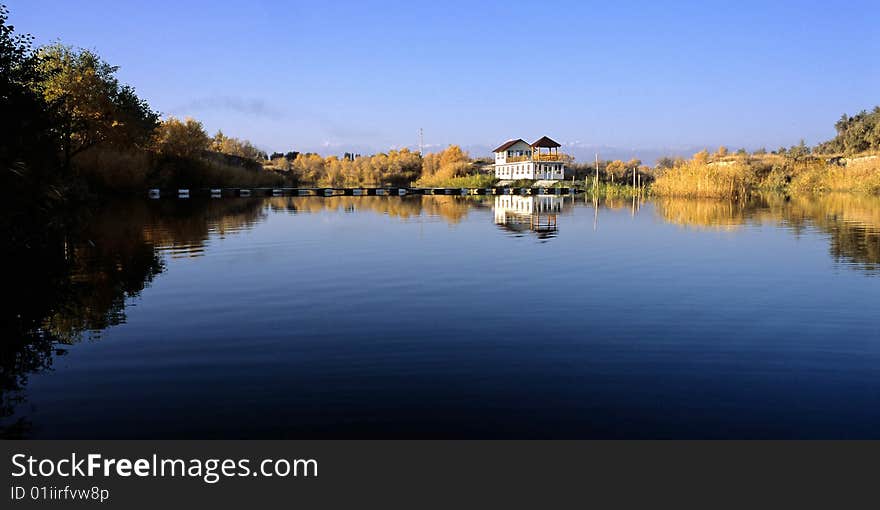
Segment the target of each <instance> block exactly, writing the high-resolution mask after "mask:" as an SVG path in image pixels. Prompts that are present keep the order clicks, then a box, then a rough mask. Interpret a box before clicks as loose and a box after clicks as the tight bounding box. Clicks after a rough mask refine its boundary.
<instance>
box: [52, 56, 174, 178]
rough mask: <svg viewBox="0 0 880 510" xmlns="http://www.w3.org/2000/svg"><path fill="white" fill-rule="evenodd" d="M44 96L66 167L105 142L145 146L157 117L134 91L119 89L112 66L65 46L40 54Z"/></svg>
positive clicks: (115, 69)
mask: <svg viewBox="0 0 880 510" xmlns="http://www.w3.org/2000/svg"><path fill="white" fill-rule="evenodd" d="M39 57H40V68H41V71H42V73H43V81H42V83H41V86H40V91H41V92H42V94H43V97H44V99H45V100H46V101H47V102H48V103H49V104H50V105H51V107H52V109H53V110H54V112H55V115H56V122H55V126H56V130H57V132H58V136H59V138H60V140H61V150H62V153H63V156H64V167H65V168H66V169H67V168H69V167H70V161H71V158H73V157H74V156H75V155H77V154H79V153H80V152H82V151H84V150H86V149H89V148H91V147H94V146H95V145H98V144H101V143H110V144H113V145H115V146H118V147H123V148H131V147H143V146H144V145H146V144H147V143H148V142H149V141H150V138H151V135H152V132H153V129H155V127H156V125H157V123H158V120H159V115H158V114H157V113H156V112H154V111H152V110H151V109H150V107H149V105H147V103H146V102H145V101H143V100H142V99H140V98H139V97H138V96H137V94H135V91H134V89H133V88H131V87H129V86H127V85H120V83H119V81H118V80H117V79H116V77H115V74H116V71H117V70H118V67H115V66H111V65H110V64H108V63H107V62H105V61H104V60H102V59H101V58H100V57H99V56H98V55H96V54H95V53H93V52H91V51H89V50H82V49H76V48H73V47H70V46H64V45H62V44H53V45H50V46H44V47H43V48H40V50H39Z"/></svg>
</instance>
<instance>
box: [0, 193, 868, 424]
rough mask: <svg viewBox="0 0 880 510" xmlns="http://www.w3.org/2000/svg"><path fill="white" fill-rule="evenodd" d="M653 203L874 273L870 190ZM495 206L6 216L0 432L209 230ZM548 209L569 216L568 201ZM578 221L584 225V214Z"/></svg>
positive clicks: (192, 208) (439, 200)
mask: <svg viewBox="0 0 880 510" xmlns="http://www.w3.org/2000/svg"><path fill="white" fill-rule="evenodd" d="M653 203H654V210H655V211H656V214H657V215H658V216H659V217H660V218H661V219H662V220H663V221H665V222H668V223H673V224H678V225H683V226H687V227H696V228H710V229H738V228H741V227H743V226H747V225H761V224H771V225H777V226H780V227H782V228H784V229H788V230H790V231H791V232H793V233H794V234H795V235H800V234H801V233H802V232H804V231H805V230H806V229H815V230H817V231H819V232H822V233H825V234H826V235H827V238H828V241H829V245H830V254H831V256H832V258H833V259H834V260H835V261H837V262H839V263H841V264H845V265H846V266H847V267H850V268H854V269H857V270H860V271H862V272H864V273H866V274H870V275H876V274H880V197H870V196H856V195H835V194H829V195H823V196H818V197H790V198H789V197H782V196H766V197H758V198H756V199H754V200H751V201H748V202H728V201H710V200H693V199H672V198H660V199H656V200H654V201H653ZM494 205H495V202H494V197H455V196H424V197H421V196H415V197H333V198H331V199H326V198H322V197H278V198H267V199H260V198H254V199H221V200H210V201H209V200H187V201H180V200H159V201H146V200H128V201H124V202H118V203H111V204H108V205H106V206H104V207H101V208H98V209H96V210H90V211H76V212H73V213H71V214H68V215H66V216H65V219H64V221H46V220H42V221H36V220H35V221H34V223H35V225H30V226H29V225H23V224H22V222H21V221H20V220H19V221H18V223H17V224H15V225H14V228H13V227H12V226H11V224H10V223H9V222H4V229H5V230H8V231H9V232H10V233H9V235H7V236H5V237H6V239H9V240H11V241H10V242H8V243H7V244H6V246H5V247H4V251H3V253H2V259H0V262H2V268H3V272H4V274H5V277H4V287H3V288H4V290H5V294H6V302H7V303H8V304H7V308H6V313H5V316H4V321H3V326H2V328H3V330H2V347H0V424H2V425H0V433H2V435H3V436H6V437H16V436H19V437H20V436H26V435H27V432H28V424H27V422H25V421H24V420H17V421H14V422H13V423H9V421H13V416H14V411H15V409H16V407H17V406H18V405H19V404H20V403H21V402H22V401H23V400H24V399H25V392H24V389H25V387H26V385H27V383H28V378H29V376H30V375H31V374H33V373H36V372H40V371H44V370H49V369H51V368H52V366H53V362H54V360H55V358H56V357H57V356H61V355H63V354H64V353H65V352H66V346H68V345H71V344H74V343H76V342H80V341H83V340H95V339H98V338H100V334H101V331H103V330H104V329H106V328H109V327H111V326H114V325H118V324H122V323H124V322H125V320H126V315H125V307H126V300H128V299H130V298H132V297H134V296H138V295H139V294H140V293H141V292H142V291H143V290H144V288H146V287H147V286H149V285H150V283H151V282H152V281H153V279H154V278H156V277H157V276H158V275H160V274H161V273H162V272H163V271H164V269H165V262H164V261H165V256H166V254H168V255H170V256H188V257H192V256H199V255H202V254H203V253H204V251H205V249H206V245H207V243H206V241H208V240H209V238H210V237H211V236H217V237H220V238H222V237H225V236H229V235H234V234H235V233H236V232H239V231H243V230H247V229H250V228H252V227H253V226H254V225H255V224H257V223H258V222H260V221H262V220H263V219H264V218H266V217H267V215H268V214H269V213H270V212H282V213H285V212H286V213H290V214H303V213H306V214H308V213H318V212H326V211H371V212H375V213H379V214H383V215H387V216H389V217H392V218H398V219H400V220H402V221H407V220H408V219H410V218H415V217H419V216H430V217H435V218H440V219H442V220H443V221H446V222H448V223H450V224H455V223H458V222H461V221H463V220H464V218H465V217H466V216H467V215H468V213H469V211H471V210H474V209H481V210H484V211H486V212H488V211H489V210H490V209H492V208H494V207H493V206H494ZM593 206H594V205H593V203H592V202H590V203H588V204H586V205H585V207H590V208H592V207H593ZM598 206H599V207H600V208H602V209H606V210H609V209H610V210H614V209H618V208H625V209H627V210H629V209H630V208H631V209H632V211H633V214H635V211H636V208H634V207H631V203H630V201H628V200H617V201H615V200H613V199H611V200H606V201H600V202H599V205H598ZM555 212H559V213H562V214H565V215H566V216H568V215H577V212H576V211H575V210H573V209H572V208H570V207H565V208H562V207H560V208H559V211H556V210H555V209H554V213H555ZM596 212H598V210H597V211H596ZM496 213H497V211H496ZM597 217H601V214H600V215H599V216H597ZM582 219H583V221H589V222H590V223H592V222H593V214H592V213H589V218H587V217H586V216H584V218H582ZM575 220H578V218H572V219H569V218H564V219H563V221H575ZM599 221H600V222H601V219H600V220H599ZM47 225H48V226H47ZM490 225H491V223H490V222H487V224H486V227H487V228H490ZM13 230H14V232H13ZM575 230H576V229H572V231H575ZM554 232H555V231H554Z"/></svg>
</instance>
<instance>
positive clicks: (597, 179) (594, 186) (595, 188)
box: [593, 152, 599, 191]
mask: <svg viewBox="0 0 880 510" xmlns="http://www.w3.org/2000/svg"><path fill="white" fill-rule="evenodd" d="M593 189H594V190H596V191H598V190H599V153H598V152H597V153H596V180H595V181H594V182H593Z"/></svg>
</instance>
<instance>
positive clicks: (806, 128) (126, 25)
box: [0, 0, 880, 155]
mask: <svg viewBox="0 0 880 510" xmlns="http://www.w3.org/2000/svg"><path fill="white" fill-rule="evenodd" d="M0 1H5V3H7V4H8V6H9V8H10V11H11V16H10V17H11V22H12V23H13V24H14V25H16V28H17V29H18V30H20V31H23V32H31V33H33V34H34V35H35V36H36V38H37V42H38V43H47V42H51V41H54V40H60V41H62V42H64V43H66V44H71V45H75V46H81V47H86V48H93V49H95V50H97V51H98V52H99V53H100V54H101V55H102V56H103V57H104V58H105V59H106V60H107V61H109V62H110V63H112V64H115V65H119V66H120V70H119V77H120V78H121V79H122V81H124V82H127V83H130V84H132V85H134V86H135V87H136V89H137V90H138V92H139V94H140V95H141V96H142V97H144V98H146V99H147V100H148V101H149V102H150V104H151V105H152V106H153V107H154V108H155V109H157V110H159V111H161V112H162V113H163V114H173V115H177V116H187V115H189V116H193V117H196V118H198V119H200V120H202V121H203V122H204V124H205V126H206V128H207V129H208V130H209V131H212V132H213V131H215V130H216V129H218V128H222V129H223V131H224V132H225V133H227V134H229V135H233V136H240V137H246V138H249V139H251V140H253V141H254V142H255V143H257V144H258V145H259V146H261V147H263V148H265V149H267V150H269V151H273V150H289V149H298V150H320V151H321V152H324V153H335V152H340V151H342V150H346V149H349V148H356V149H358V150H362V151H372V150H386V149H388V148H391V147H395V146H404V145H408V146H414V145H415V144H416V143H417V141H418V138H417V136H418V135H417V133H418V129H419V128H420V127H421V128H424V130H425V142H426V144H428V145H429V146H441V145H445V144H448V143H458V144H461V145H464V146H470V147H482V146H486V147H491V146H494V145H496V144H498V143H500V142H502V141H504V140H506V139H508V138H512V137H524V138H526V139H532V138H537V137H538V136H540V135H543V134H548V135H550V136H551V137H552V138H554V139H556V140H558V141H560V142H563V143H565V144H567V145H570V146H572V147H573V148H574V147H593V146H610V147H619V148H621V147H622V148H627V149H628V150H631V151H632V152H633V153H634V154H637V155H638V154H639V153H640V151H647V150H648V149H657V148H664V149H665V148H682V147H688V148H690V147H694V146H703V145H707V146H717V145H719V144H726V145H728V146H729V147H731V148H736V147H740V146H745V147H748V148H756V147H759V146H766V147H768V148H774V147H777V146H779V145H791V144H794V143H797V142H798V141H799V140H800V139H801V138H805V139H806V141H807V142H808V143H811V144H813V143H816V142H819V141H821V140H824V139H827V138H829V137H831V136H833V134H834V133H833V132H834V130H833V123H834V122H835V121H836V120H837V119H838V118H839V117H840V115H841V114H842V113H844V112H847V113H854V112H856V111H858V110H861V109H865V108H872V107H873V106H874V105H877V104H880V94H878V92H880V57H878V55H880V35H878V30H877V23H878V21H880V2H876V1H873V2H869V1H864V2H845V1H844V2H810V1H804V2H712V1H702V2H674V3H672V2H669V3H664V2H658V1H638V2H626V1H619V2H556V3H553V2H519V1H513V0H507V1H503V2H476V1H470V2H418V1H415V0H412V1H409V2H364V1H361V2H281V1H270V0H264V1H250V2H227V1H220V0H215V1H212V2H202V1H187V2H183V1H180V0H177V1H173V2H166V1H164V0H153V1H151V2H119V1H104V0H101V1H98V0H92V1H82V2H71V1H63V0H53V1H50V0H26V1H22V0H0Z"/></svg>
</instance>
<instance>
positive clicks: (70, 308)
mask: <svg viewBox="0 0 880 510" xmlns="http://www.w3.org/2000/svg"><path fill="white" fill-rule="evenodd" d="M264 217H265V212H264V211H263V209H262V202H261V201H260V200H259V199H254V200H229V201H214V202H207V201H193V202H189V201H180V202H175V201H164V202H163V201H159V202H155V201H154V202H147V201H140V200H136V201H125V202H117V203H111V204H108V205H106V206H105V207H102V208H99V209H98V210H95V211H91V210H82V211H76V212H74V213H72V214H70V218H69V221H66V222H65V223H64V226H63V227H60V226H59V227H50V228H46V227H45V226H43V225H41V226H35V227H34V228H35V230H38V231H39V232H40V235H39V236H30V238H31V239H33V241H31V242H28V243H15V244H14V245H12V246H8V247H7V248H8V249H7V251H5V252H4V254H3V260H2V261H0V264H2V267H3V269H4V272H5V273H6V274H7V278H6V283H5V284H4V291H5V292H4V294H6V302H7V303H11V305H10V306H9V307H8V309H7V310H6V314H7V317H6V320H4V321H3V330H2V332H0V333H2V346H0V435H2V436H16V435H21V434H23V433H25V432H26V430H27V423H26V422H25V421H22V420H16V421H13V422H12V423H7V422H6V420H4V418H8V417H10V416H11V415H12V414H13V411H14V408H15V406H16V405H18V404H19V403H21V402H22V400H23V399H24V394H23V389H24V387H25V385H26V384H27V381H28V377H29V375H30V374H32V373H35V372H40V371H43V370H47V369H50V368H51V367H52V365H53V363H54V359H55V357H56V356H60V355H64V354H65V353H66V347H65V346H68V345H72V344H74V343H77V342H80V341H83V340H90V341H96V340H99V339H100V337H101V332H102V331H104V330H106V329H107V328H109V327H112V326H116V325H119V324H123V323H125V320H126V315H125V307H126V303H127V300H130V299H131V298H133V297H136V296H138V295H140V294H141V292H142V291H143V290H144V289H145V288H146V287H148V286H149V285H150V283H151V282H152V281H153V279H154V278H155V277H156V276H158V275H159V274H161V273H162V272H163V271H164V270H165V261H164V260H163V258H162V254H163V253H168V254H169V255H170V256H172V257H179V256H188V257H192V256H199V255H201V254H203V253H204V250H205V245H206V242H207V241H208V239H209V238H210V236H211V235H212V234H216V235H218V236H220V237H222V236H226V235H230V234H232V233H235V232H239V231H242V230H246V229H248V228H251V227H252V226H253V225H254V224H256V223H257V222H258V221H260V220H261V219H262V218H264Z"/></svg>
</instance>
